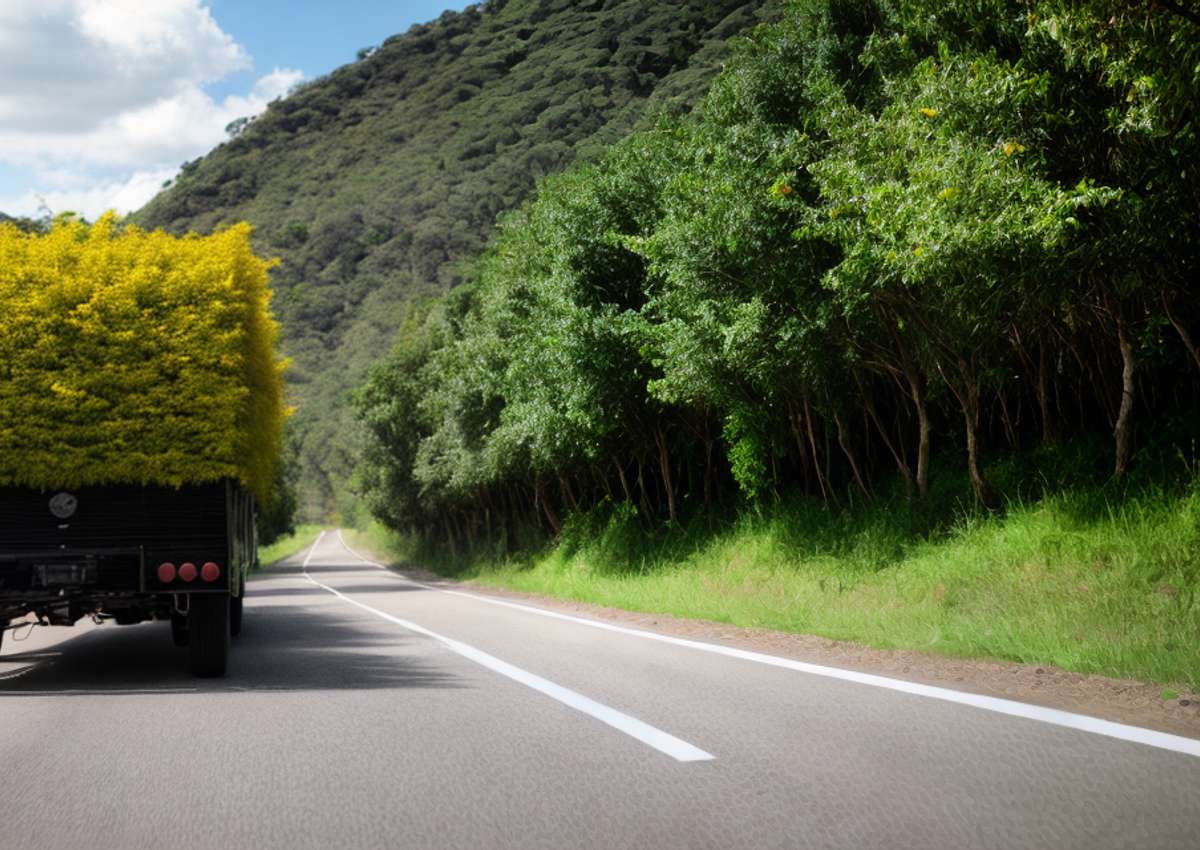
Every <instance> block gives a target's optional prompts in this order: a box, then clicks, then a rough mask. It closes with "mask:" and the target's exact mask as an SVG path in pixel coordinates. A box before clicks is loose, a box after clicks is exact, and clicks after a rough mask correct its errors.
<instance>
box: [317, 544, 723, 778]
mask: <svg viewBox="0 0 1200 850" xmlns="http://www.w3.org/2000/svg"><path fill="white" fill-rule="evenodd" d="M324 537H325V532H321V535H320V537H318V538H317V542H316V543H314V544H313V545H312V548H311V549H309V551H308V555H307V556H306V557H305V559H304V566H303V569H304V577H305V578H307V579H308V580H309V581H310V582H312V583H313V584H315V585H316V586H317V587H319V588H321V589H322V590H325V591H328V592H329V593H332V594H333V595H334V596H336V597H337V598H338V599H340V600H342V601H343V602H346V603H348V604H350V605H353V606H355V607H356V608H360V609H362V610H363V611H367V612H368V613H371V614H374V615H375V616H376V617H379V618H380V619H382V620H386V621H388V622H389V623H393V624H394V625H397V626H400V627H401V628H403V629H407V630H408V631H410V632H415V633H416V634H419V635H424V636H425V637H429V638H433V639H434V640H436V641H438V642H439V643H441V644H442V645H444V646H445V647H446V648H448V649H449V650H450V651H452V652H454V653H456V654H458V655H461V656H462V657H463V658H466V659H468V660H469V661H473V662H475V663H476V664H478V665H480V666H481V667H485V668H487V669H488V670H491V671H492V672H494V673H499V674H500V675H501V676H504V677H505V678H507V679H511V680H512V681H514V682H518V683H519V684H522V685H524V686H526V687H527V688H531V689H532V690H535V691H537V692H539V693H541V694H545V695H546V696H548V697H550V698H551V699H554V700H557V701H558V702H560V703H562V704H563V705H566V706H569V707H571V708H573V709H575V710H576V711H579V712H582V713H583V714H586V715H588V716H589V717H592V718H594V719H596V720H599V721H600V722H601V723H604V724H607V725H608V726H611V727H612V728H614V729H616V730H618V731H620V732H624V733H625V734H626V735H628V736H630V737H631V738H634V739H635V740H638V741H641V742H642V743H643V744H645V745H646V746H648V747H652V748H654V749H656V750H658V751H659V752H660V753H664V754H666V755H668V756H670V757H671V758H673V759H675V760H676V761H681V762H694V761H711V760H712V759H713V758H714V756H713V755H712V754H711V753H706V752H705V751H704V750H702V749H700V748H699V747H696V746H693V745H692V744H689V743H688V742H687V741H684V740H681V739H680V738H676V737H675V736H674V735H671V734H669V733H667V732H664V731H663V730H661V729H658V728H656V727H654V726H651V725H650V724H649V723H645V722H643V721H641V720H638V719H637V718H636V717H631V716H630V715H628V714H625V713H624V712H621V711H617V710H616V709H615V708H612V707H610V706H607V705H604V704H603V703H599V702H596V701H595V700H593V699H591V698H589V697H586V696H584V695H583V694H581V693H578V692H576V691H573V690H571V689H570V688H564V687H563V686H561V685H557V684H555V683H554V682H551V681H550V680H548V679H544V678H542V677H541V676H538V675H536V674H534V673H530V672H529V671H527V670H522V669H521V668H520V667H515V666H514V665H512V664H509V663H508V662H507V661H502V660H501V659H499V658H496V657H495V656H494V655H489V654H488V653H486V652H484V651H482V650H480V649H476V648H475V647H473V646H470V645H469V644H465V643H463V642H462V641H457V640H454V639H453V638H448V637H445V636H444V635H440V634H438V633H436V632H432V631H430V630H429V629H427V628H425V627H424V626H420V625H417V624H416V623H413V622H410V621H408V620H404V619H401V618H400V617H396V616H393V615H391V614H389V613H387V612H386V611H380V610H379V609H378V608H374V607H372V606H370V605H366V604H364V603H362V602H359V601H358V600H357V599H354V598H352V597H350V596H347V595H346V594H344V593H342V592H341V591H339V590H336V589H334V588H332V587H329V586H328V585H325V584H322V583H321V582H319V581H317V580H316V579H315V578H313V577H312V576H311V575H309V574H308V564H309V561H310V560H311V559H312V556H313V554H314V553H315V552H316V551H317V547H318V546H319V545H320V543H321V540H322V539H324ZM339 539H340V535H339ZM344 545H345V544H343V546H344ZM347 551H349V550H347ZM356 557H357V556H356Z"/></svg>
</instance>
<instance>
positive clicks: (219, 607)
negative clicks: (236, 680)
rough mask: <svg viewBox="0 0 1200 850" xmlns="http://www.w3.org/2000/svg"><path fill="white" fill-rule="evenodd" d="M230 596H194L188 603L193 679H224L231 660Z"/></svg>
mask: <svg viewBox="0 0 1200 850" xmlns="http://www.w3.org/2000/svg"><path fill="white" fill-rule="evenodd" d="M229 608H230V606H229V594H228V593H194V594H192V597H191V599H189V600H188V648H189V649H191V659H192V675H194V676H201V677H203V678H215V677H219V676H224V675H225V664H226V662H227V660H228V658H229Z"/></svg>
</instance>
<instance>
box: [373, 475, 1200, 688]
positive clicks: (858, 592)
mask: <svg viewBox="0 0 1200 850" xmlns="http://www.w3.org/2000/svg"><path fill="white" fill-rule="evenodd" d="M922 521H923V518H922V517H919V516H914V515H913V511H912V509H911V508H910V507H908V505H907V503H906V502H905V501H904V500H903V499H895V498H893V499H889V500H882V501H880V502H878V503H876V504H874V505H872V506H869V507H867V508H865V509H859V510H857V511H855V512H850V511H844V512H836V511H829V510H826V509H824V508H823V507H821V506H819V505H817V504H814V503H812V502H810V501H805V500H800V501H796V502H792V503H788V502H782V503H778V504H775V505H773V506H771V507H770V508H764V509H762V510H759V511H757V512H743V513H742V514H741V515H740V516H738V517H737V518H736V519H734V520H732V521H731V522H728V523H724V524H722V525H719V526H713V527H710V526H709V525H706V524H704V523H701V522H696V523H693V524H690V525H682V526H675V527H674V528H670V529H668V530H666V531H663V532H659V533H653V534H652V533H648V532H646V531H645V530H643V528H642V527H641V526H640V525H639V524H638V522H637V518H636V515H635V514H634V512H633V510H632V508H630V507H629V506H625V507H624V508H622V507H621V506H617V507H609V508H607V509H606V510H604V511H594V512H592V513H591V514H586V515H582V516H576V517H574V518H573V519H572V520H571V521H570V522H569V523H568V524H567V527H566V528H565V529H564V532H563V534H562V536H561V538H560V539H559V540H558V541H557V542H556V543H555V544H554V545H552V546H546V547H543V548H540V549H535V550H531V551H527V552H523V553H520V554H517V555H509V556H498V555H496V554H495V553H488V552H486V551H478V550H476V551H473V552H471V553H467V554H464V553H459V554H458V556H457V557H456V556H454V555H452V554H451V553H449V552H446V551H444V550H443V551H441V552H437V551H433V552H430V551H425V552H422V551H421V549H420V547H418V546H417V545H416V544H415V543H414V542H413V541H411V540H407V539H405V538H403V537H401V536H399V535H396V534H393V533H391V532H388V531H386V530H385V529H383V528H381V527H379V526H371V527H369V528H367V529H366V530H365V531H360V532H356V533H354V534H352V535H349V540H350V542H351V545H360V546H362V547H364V548H366V549H368V550H370V551H373V552H375V553H377V554H379V555H380V556H385V555H386V556H387V557H389V558H390V559H391V560H392V561H393V562H395V563H400V564H404V563H409V564H414V565H419V566H422V567H426V568H429V569H433V570H434V571H436V572H438V573H440V574H443V575H447V576H451V577H455V578H459V579H464V580H469V581H473V582H476V583H478V584H480V585H484V586H493V587H500V588H507V589H511V590H518V591H526V592H530V593H539V594H545V595H548V596H554V597H558V598H563V599H570V600H576V601H581V602H589V603H594V604H599V605H606V606H613V607H617V608H624V609H628V610H634V611H641V612H650V613H664V614H671V615H674V616H677V617H685V618H686V617H690V618H700V619H707V620H713V621H717V622H723V623H730V624H733V625H738V626H750V627H762V628H770V629H778V630H782V631H788V632H796V633H805V634H814V635H819V636H823V637H828V638H833V639H839V640H852V641H856V642H859V643H863V644H866V645H869V646H872V647H876V648H879V649H910V650H918V651H930V652H937V653H942V654H946V655H952V656H959V657H968V658H995V659H1001V660H1009V661H1018V662H1024V663H1036V664H1052V665H1055V666H1058V667H1061V668H1064V669H1067V670H1072V671H1077V672H1081V673H1095V674H1101V675H1107V676H1115V677H1129V678H1135V679H1140V680H1144V681H1150V682H1157V683H1161V684H1163V685H1167V686H1183V687H1188V688H1192V689H1196V688H1198V687H1200V600H1197V598H1196V597H1197V595H1198V594H1197V585H1198V584H1200V487H1197V486H1196V485H1195V484H1194V483H1193V484H1192V485H1191V486H1187V487H1183V488H1160V487H1154V486H1145V487H1142V488H1141V489H1140V490H1138V491H1136V492H1123V493H1120V494H1116V493H1113V492H1110V491H1109V490H1108V489H1106V488H1104V487H1080V488H1077V489H1069V490H1064V491H1061V492H1057V493H1054V494H1051V495H1045V496H1043V497H1042V498H1040V499H1038V500H1031V501H1028V502H1023V503H1017V502H1014V503H1010V504H1009V505H1008V507H1007V509H1006V510H1005V511H1004V512H1003V513H1001V514H997V515H992V516H980V515H978V514H975V513H972V512H966V511H964V512H962V513H960V515H959V516H958V518H957V519H954V520H952V521H949V522H947V523H945V524H943V525H941V526H940V527H937V528H935V529H933V530H932V531H930V530H922V531H920V532H919V533H918V532H914V528H915V527H917V526H919V525H920V524H921V522H922Z"/></svg>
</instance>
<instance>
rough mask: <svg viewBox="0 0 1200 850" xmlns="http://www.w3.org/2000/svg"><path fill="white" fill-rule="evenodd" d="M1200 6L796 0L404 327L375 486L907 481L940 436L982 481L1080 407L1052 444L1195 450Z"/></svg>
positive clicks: (443, 530) (687, 489) (568, 487)
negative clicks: (722, 68)
mask: <svg viewBox="0 0 1200 850" xmlns="http://www.w3.org/2000/svg"><path fill="white" fill-rule="evenodd" d="M1185 11H1186V10H1185ZM1198 35H1200V32H1198V28H1197V25H1196V22H1195V21H1194V20H1193V19H1192V17H1191V16H1189V15H1187V14H1180V13H1179V12H1178V11H1172V10H1170V9H1168V8H1166V7H1161V6H1156V5H1153V4H1133V5H1123V4H1116V3H1113V2H1108V0H1094V2H1060V0H1042V2H1037V3H1027V2H1006V1H1005V0H996V2H989V3H985V4H983V5H982V6H978V7H977V6H972V7H970V8H969V9H965V8H964V9H960V8H959V6H958V5H956V4H949V5H947V4H938V3H929V2H924V0H916V1H915V2H901V3H892V2H882V0H880V2H873V3H859V2H843V0H805V2H801V3H797V4H795V5H793V6H792V7H791V8H790V10H789V12H788V14H787V16H786V19H785V20H784V21H782V22H781V23H779V24H777V25H774V26H771V27H767V28H764V29H763V30H762V31H760V32H759V33H758V34H757V35H756V36H755V37H754V38H753V39H751V40H749V41H748V42H747V43H746V44H744V45H743V46H742V47H741V49H740V51H739V53H738V56H737V59H736V61H735V62H734V63H733V64H732V65H731V67H730V68H729V69H728V70H727V71H726V72H724V73H723V74H722V75H721V77H720V78H719V79H718V80H717V82H716V84H715V86H714V87H713V89H712V90H711V92H709V94H708V96H707V98H706V100H705V101H704V103H703V106H702V108H701V109H700V110H699V113H698V115H697V116H696V117H689V118H684V119H681V120H676V121H664V122H663V123H662V124H661V125H660V126H658V127H657V128H655V129H653V130H649V131H644V132H640V133H637V134H635V135H633V136H632V137H630V138H628V139H626V140H624V141H622V142H621V143H619V144H618V145H616V146H614V147H613V148H612V149H611V150H610V151H609V152H608V153H606V154H605V156H604V157H603V158H602V159H600V160H599V161H598V162H594V163H588V164H585V165H582V166H580V167H576V168H574V169H572V170H571V171H569V172H568V173H566V174H564V175H560V176H557V177H554V178H551V179H549V180H547V181H546V183H545V184H544V185H543V187H542V189H541V190H540V192H539V194H538V196H537V198H536V199H535V200H534V201H533V202H532V203H530V204H528V205H527V206H525V207H523V208H522V210H521V211H520V212H519V213H517V214H514V215H511V216H509V217H508V218H507V219H506V220H505V223H504V225H503V227H502V228H501V230H500V232H499V234H498V236H497V238H496V239H495V241H494V242H493V243H492V245H491V246H490V248H489V250H488V252H487V255H486V257H485V259H484V261H483V263H482V266H481V269H480V271H479V274H478V277H477V279H476V283H475V285H474V288H472V289H464V290H461V291H459V292H458V293H457V294H456V295H455V296H454V297H452V298H451V299H450V300H448V301H446V302H445V303H443V304H442V305H440V306H439V307H437V308H436V309H435V310H433V311H432V312H431V314H430V315H429V317H428V318H427V319H426V320H425V321H424V323H423V324H422V323H420V322H417V321H413V322H412V323H411V324H410V327H409V330H408V331H407V333H406V334H405V337H404V342H403V344H402V347H401V348H400V349H399V351H398V352H397V353H396V354H395V355H394V357H393V358H392V360H391V361H390V363H389V365H388V366H386V367H384V368H381V369H380V370H378V371H377V373H376V374H375V377H374V379H373V381H372V383H371V385H370V386H369V387H368V389H367V391H366V392H365V394H364V396H363V398H362V401H361V408H362V411H363V415H364V418H365V420H366V421H367V422H368V423H369V425H370V427H371V428H372V430H373V433H374V442H373V445H372V453H371V456H370V459H369V462H368V463H367V464H366V465H365V476H366V477H365V480H366V483H367V485H368V488H369V490H370V493H371V495H372V502H373V507H374V510H375V511H376V513H377V515H378V516H379V517H381V518H382V519H384V520H385V521H387V522H388V523H390V524H391V525H393V526H394V527H397V528H412V529H419V530H420V531H421V532H422V533H423V534H426V535H433V536H435V537H438V538H441V539H448V540H454V539H455V538H459V539H461V538H475V537H477V536H485V535H486V536H493V535H496V534H499V535H501V537H502V538H503V537H505V536H507V537H509V538H511V537H512V534H513V531H512V530H513V529H514V528H516V527H519V526H522V525H525V526H528V525H529V524H532V523H540V524H542V525H543V526H544V527H545V528H546V529H547V530H548V531H550V532H553V533H557V532H558V531H559V529H560V527H561V524H562V517H563V516H564V515H566V514H569V513H575V512H578V511H580V510H584V509H587V508H589V507H590V506H593V505H596V504H599V503H604V502H616V503H624V504H626V505H628V506H629V508H630V509H631V510H634V511H635V512H636V513H637V514H638V515H639V516H641V517H642V519H643V521H650V522H658V521H667V522H674V521H676V520H677V519H679V518H680V516H681V511H682V508H681V506H682V505H685V504H691V505H696V504H701V505H703V506H705V507H707V506H709V505H710V504H711V503H712V502H713V501H714V499H716V498H717V497H718V496H720V495H721V494H730V493H734V492H740V493H741V494H743V495H744V496H746V497H749V498H750V499H751V500H759V499H762V498H765V497H768V496H771V495H772V494H774V495H779V494H781V493H790V492H805V493H809V494H812V495H813V496H815V497H817V498H820V499H822V500H824V501H826V502H828V503H833V504H837V503H845V501H846V500H849V501H850V502H851V503H853V502H861V501H865V500H870V499H871V498H872V497H873V494H874V493H875V492H876V490H877V488H878V487H879V484H880V482H881V481H883V480H885V479H886V477H887V476H888V475H889V474H894V475H896V476H898V477H899V478H900V479H901V480H902V481H903V482H904V486H905V487H906V488H907V490H908V491H909V492H910V493H911V495H912V496H913V498H914V499H917V500H924V499H926V498H927V496H928V494H929V492H930V491H931V489H932V488H935V486H936V482H935V481H934V480H933V476H932V473H931V471H930V470H931V459H932V457H933V454H934V453H935V452H938V451H943V452H945V451H952V452H953V453H954V454H955V456H956V457H961V466H960V468H961V469H963V470H964V472H965V477H966V478H967V479H968V480H969V481H970V484H971V490H972V492H973V501H974V502H975V504H977V505H979V506H981V507H983V508H986V509H997V508H1000V507H1001V506H1002V503H1003V498H1004V497H1005V496H1006V495H1007V496H1011V495H1013V492H1011V491H1010V492H1008V493H1007V494H1006V493H1004V492H1001V489H1000V488H998V487H997V486H996V484H995V482H994V481H992V480H991V475H990V473H989V471H988V462H989V457H994V456H995V454H996V453H997V452H1012V451H1019V450H1025V449H1031V448H1034V447H1037V446H1045V447H1048V446H1053V445H1055V444H1056V443H1057V442H1058V441H1060V440H1062V439H1064V438H1065V437H1084V436H1088V435H1093V436H1098V435H1102V436H1103V437H1104V438H1105V440H1106V442H1105V443H1104V445H1106V448H1105V449H1104V450H1103V452H1099V453H1096V454H1094V455H1093V456H1092V458H1091V460H1090V461H1089V462H1088V463H1087V464H1084V465H1082V466H1081V467H1080V468H1079V469H1078V470H1077V471H1078V472H1079V474H1080V475H1081V476H1088V475H1091V474H1093V472H1094V471H1095V470H1099V469H1103V470H1105V471H1106V474H1107V475H1109V476H1112V477H1113V478H1115V479H1118V480H1119V479H1121V478H1123V477H1124V476H1126V475H1127V474H1128V473H1129V471H1130V470H1131V469H1132V468H1134V467H1135V465H1136V464H1137V463H1138V459H1139V457H1143V456H1144V453H1153V452H1158V453H1159V454H1160V455H1162V454H1165V455H1167V456H1171V457H1174V456H1175V453H1176V452H1177V450H1183V449H1188V450H1189V451H1190V450H1192V449H1190V448H1188V447H1190V446H1191V445H1192V441H1194V439H1195V435H1196V433H1197V431H1196V424H1195V423H1196V421H1197V420H1196V418H1195V417H1196V415H1197V412H1198V404H1197V403H1198V400H1200V396H1198V392H1197V391H1198V390H1200V380H1198V379H1200V350H1198V348H1197V335H1198V334H1200V309H1198V302H1197V298H1196V294H1197V293H1196V288H1195V287H1196V280H1197V271H1198V252H1200V227H1198V214H1200V205H1198V203H1200V202H1198V199H1200V166H1198V163H1200V145H1198V144H1197V139H1198V132H1200V131H1198V128H1197V125H1196V123H1195V120H1194V111H1193V110H1194V107H1195V104H1196V103H1197V102H1200V90H1198V88H1197V79H1196V77H1195V76H1194V74H1193V70H1192V69H1194V68H1195V67H1196V66H1197V60H1198V59H1200V38H1197V36H1198ZM1181 468H1182V469H1184V470H1186V468H1187V466H1186V464H1185V463H1184V464H1182V466H1181ZM1009 483H1010V484H1015V486H1016V488H1017V489H1018V490H1021V488H1024V487H1026V486H1027V485H1028V486H1033V483H1032V482H1022V481H1018V482H1009ZM1024 492H1028V491H1024Z"/></svg>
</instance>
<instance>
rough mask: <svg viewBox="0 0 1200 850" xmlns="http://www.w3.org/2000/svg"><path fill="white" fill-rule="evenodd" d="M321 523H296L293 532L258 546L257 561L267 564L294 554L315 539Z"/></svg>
mask: <svg viewBox="0 0 1200 850" xmlns="http://www.w3.org/2000/svg"><path fill="white" fill-rule="evenodd" d="M322 528H324V526H322V525H298V526H296V531H295V533H294V534H288V535H286V536H284V537H280V538H279V539H278V540H276V541H275V542H274V543H272V544H271V545H270V546H259V547H258V561H259V563H260V564H262V566H264V567H266V566H269V565H271V564H273V563H275V562H276V561H281V560H283V559H284V558H286V557H288V556H289V555H295V554H296V553H297V552H299V551H300V550H301V549H303V548H304V547H305V546H307V545H308V544H310V543H312V542H313V540H315V539H316V537H317V535H318V534H320V533H321V529H322Z"/></svg>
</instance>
